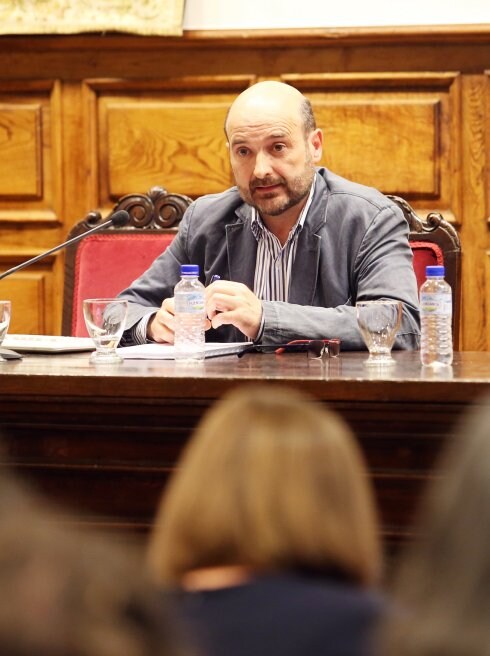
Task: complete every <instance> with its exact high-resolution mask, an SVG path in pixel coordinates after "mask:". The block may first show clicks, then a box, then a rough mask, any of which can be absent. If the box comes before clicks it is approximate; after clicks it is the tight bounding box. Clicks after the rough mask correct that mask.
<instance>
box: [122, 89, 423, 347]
mask: <svg viewBox="0 0 490 656" xmlns="http://www.w3.org/2000/svg"><path fill="white" fill-rule="evenodd" d="M225 129H226V135H227V138H228V147H229V151H230V161H231V166H232V169H233V174H234V177H235V182H236V187H233V188H231V189H228V190H227V191H225V192H223V193H221V194H215V195H208V196H204V197H202V198H199V199H198V200H196V201H195V202H194V203H193V204H192V205H191V206H190V207H189V209H188V210H187V211H186V213H185V215H184V217H183V219H182V222H181V224H180V228H179V233H178V235H177V236H176V237H175V239H174V240H173V242H172V243H171V245H170V246H169V247H168V248H167V249H166V251H165V252H164V253H162V255H160V257H158V258H157V259H156V260H155V262H154V263H153V264H152V266H151V267H150V268H149V269H148V271H146V272H145V273H144V274H143V275H142V276H141V277H140V278H138V279H137V280H136V281H135V282H133V283H132V285H131V286H130V287H129V288H128V289H126V290H125V291H123V292H122V293H121V294H120V297H121V298H126V299H128V301H130V304H129V305H130V308H129V315H128V324H127V325H128V328H127V329H126V331H125V334H124V337H123V344H126V345H127V344H134V343H142V342H144V341H145V340H147V339H149V340H154V341H157V342H173V315H174V301H173V288H174V286H175V284H176V283H177V282H178V281H179V279H180V265H181V264H198V265H199V266H200V271H201V280H202V281H203V282H204V283H205V284H206V285H207V288H206V309H207V316H208V323H207V328H208V331H207V336H206V339H207V340H208V341H242V340H245V339H251V340H254V341H256V342H260V343H262V344H278V343H284V342H287V341H290V340H293V339H301V338H311V339H322V338H326V337H340V338H341V339H342V348H344V349H363V348H365V346H364V342H363V340H362V337H361V335H360V333H359V330H358V328H357V320H356V310H355V304H356V301H359V300H374V299H380V298H387V299H396V300H400V301H402V302H403V318H402V324H401V328H400V331H399V333H398V337H397V340H396V343H395V347H397V348H407V349H413V348H417V347H418V341H419V323H420V322H419V311H418V294H417V283H416V279H415V274H414V271H413V266H412V252H411V248H410V245H409V243H408V224H407V222H406V220H405V218H404V217H403V215H402V213H401V211H400V210H399V208H398V207H397V206H396V205H394V204H393V203H392V202H391V201H390V200H389V199H388V198H386V197H385V196H383V194H381V193H380V192H378V191H376V190H375V189H372V188H369V187H364V186H362V185H359V184H356V183H353V182H350V181H348V180H345V179H344V178H341V177H339V176H337V175H334V174H333V173H331V172H330V171H328V170H327V169H325V168H317V167H316V164H317V163H318V162H319V160H320V159H321V156H322V146H323V135H322V132H321V130H320V129H319V128H317V127H316V124H315V118H314V115H313V112H312V109H311V105H310V103H309V101H308V100H307V99H306V98H305V97H304V96H303V95H302V94H301V93H300V92H299V91H298V90H297V89H295V88H294V87H291V86H290V85H287V84H283V83H281V82H275V81H268V82H260V83H258V84H256V85H254V86H252V87H249V88H248V89H246V90H245V91H244V92H243V93H242V94H240V95H239V96H238V98H237V99H236V100H235V101H234V103H233V104H232V106H231V107H230V110H229V112H228V116H227V119H226V125H225ZM213 276H219V277H220V279H219V280H217V281H215V282H211V279H212V277H213Z"/></svg>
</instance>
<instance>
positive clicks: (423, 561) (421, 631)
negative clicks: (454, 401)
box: [380, 397, 490, 656]
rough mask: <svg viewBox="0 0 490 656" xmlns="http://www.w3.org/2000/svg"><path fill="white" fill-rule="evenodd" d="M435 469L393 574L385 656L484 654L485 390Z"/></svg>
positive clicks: (488, 409) (489, 478)
mask: <svg viewBox="0 0 490 656" xmlns="http://www.w3.org/2000/svg"><path fill="white" fill-rule="evenodd" d="M436 470H437V474H438V476H437V478H436V479H434V481H433V482H432V483H431V485H430V486H429V488H428V490H427V492H426V494H425V496H424V498H423V503H422V505H421V509H420V512H419V517H418V521H416V523H415V525H416V531H417V538H416V539H415V540H414V542H413V543H412V544H411V545H410V546H409V547H408V548H407V551H406V553H405V554H404V556H403V557H402V559H401V564H400V567H399V572H398V576H397V577H396V580H395V584H394V588H395V590H394V595H395V600H396V612H394V613H393V614H392V616H390V618H389V622H387V625H386V626H385V627H384V628H383V630H382V635H381V651H380V653H382V654H383V655H384V656H435V655H437V656H438V655H439V654H441V656H442V655H443V656H476V655H478V656H481V655H483V654H490V397H489V398H487V399H486V402H484V403H483V405H480V406H475V407H474V408H473V409H472V410H471V411H470V412H469V413H468V415H467V416H466V417H465V419H464V421H463V423H462V424H461V425H460V426H459V430H458V431H457V434H456V435H455V436H454V439H453V440H452V441H451V442H450V444H449V445H448V447H447V448H446V450H445V451H444V452H443V454H442V456H441V458H440V460H439V462H438V466H437V467H436Z"/></svg>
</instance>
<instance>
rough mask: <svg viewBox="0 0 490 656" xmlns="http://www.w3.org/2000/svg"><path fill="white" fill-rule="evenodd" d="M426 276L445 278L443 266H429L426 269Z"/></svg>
mask: <svg viewBox="0 0 490 656" xmlns="http://www.w3.org/2000/svg"><path fill="white" fill-rule="evenodd" d="M425 275H426V276H436V277H442V278H444V267H443V266H428V267H425Z"/></svg>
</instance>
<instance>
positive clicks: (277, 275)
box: [252, 179, 315, 302]
mask: <svg viewBox="0 0 490 656" xmlns="http://www.w3.org/2000/svg"><path fill="white" fill-rule="evenodd" d="M314 189H315V181H314V179H313V184H312V186H311V189H310V193H309V196H308V200H307V201H306V204H305V206H304V208H303V209H302V211H301V214H300V215H299V217H298V220H297V221H296V223H295V224H294V226H293V227H292V228H291V231H290V233H289V235H288V238H287V240H286V243H285V244H284V246H282V245H281V242H280V241H279V239H278V238H277V237H276V236H275V235H274V234H272V232H270V230H268V229H267V228H266V227H265V225H264V223H263V222H262V219H261V218H260V215H259V213H258V212H257V210H256V209H254V210H253V214H252V232H253V234H254V237H255V239H256V240H257V260H256V263H255V278H254V293H255V295H256V296H258V298H260V299H261V300H263V301H285V302H287V300H288V298H289V288H290V286H291V271H292V268H293V263H294V258H295V256H296V248H297V245H298V235H299V233H300V232H301V230H302V229H303V225H304V223H305V219H306V215H307V213H308V210H309V208H310V205H311V201H312V200H313V192H314Z"/></svg>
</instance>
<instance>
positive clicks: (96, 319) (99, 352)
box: [83, 298, 128, 364]
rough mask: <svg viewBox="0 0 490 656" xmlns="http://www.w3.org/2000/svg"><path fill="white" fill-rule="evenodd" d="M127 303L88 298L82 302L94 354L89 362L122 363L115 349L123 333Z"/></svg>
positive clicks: (118, 300)
mask: <svg viewBox="0 0 490 656" xmlns="http://www.w3.org/2000/svg"><path fill="white" fill-rule="evenodd" d="M127 313H128V302H127V301H125V300H122V299H119V298H88V299H86V300H84V301H83V317H84V319H85V325H86V326H87V331H88V334H89V335H90V337H91V338H92V339H93V341H94V344H95V349H96V350H95V352H94V353H92V355H91V356H90V362H93V363H95V364H115V363H118V362H122V358H121V357H120V356H119V355H118V354H117V352H116V347H117V345H118V344H119V340H120V339H121V336H122V334H123V332H124V327H125V325H126V315H127Z"/></svg>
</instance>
